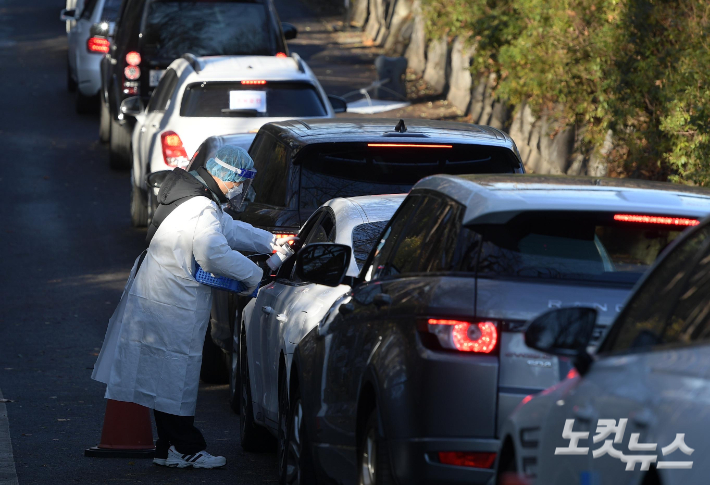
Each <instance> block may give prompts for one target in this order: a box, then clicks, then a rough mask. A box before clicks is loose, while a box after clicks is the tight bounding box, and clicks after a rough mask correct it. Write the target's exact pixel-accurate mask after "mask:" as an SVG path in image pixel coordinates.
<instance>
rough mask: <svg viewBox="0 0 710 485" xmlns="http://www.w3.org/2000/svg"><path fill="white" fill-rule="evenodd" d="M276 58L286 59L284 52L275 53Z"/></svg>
mask: <svg viewBox="0 0 710 485" xmlns="http://www.w3.org/2000/svg"><path fill="white" fill-rule="evenodd" d="M276 57H280V58H282V59H283V58H285V57H288V56H287V55H286V53H285V52H277V53H276Z"/></svg>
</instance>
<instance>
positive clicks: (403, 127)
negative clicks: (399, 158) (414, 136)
mask: <svg viewBox="0 0 710 485" xmlns="http://www.w3.org/2000/svg"><path fill="white" fill-rule="evenodd" d="M394 131H396V132H398V133H404V132H406V131H407V125H405V124H404V120H399V123H397V126H395V127H394Z"/></svg>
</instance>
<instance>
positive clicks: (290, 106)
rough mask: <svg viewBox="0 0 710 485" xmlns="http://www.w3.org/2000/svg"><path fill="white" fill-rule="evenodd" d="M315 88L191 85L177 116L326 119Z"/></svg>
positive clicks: (300, 85)
mask: <svg viewBox="0 0 710 485" xmlns="http://www.w3.org/2000/svg"><path fill="white" fill-rule="evenodd" d="M326 115H327V112H326V111H325V107H324V106H323V103H322V102H321V100H320V96H319V95H318V92H317V91H316V89H315V87H313V85H311V84H309V83H285V82H268V83H266V84H264V85H243V84H241V83H224V82H211V83H194V84H190V85H189V86H188V87H187V88H186V89H185V94H184V95H183V97H182V105H181V106H180V116H187V117H238V118H243V117H289V118H291V117H294V118H296V117H297V118H307V117H313V116H326Z"/></svg>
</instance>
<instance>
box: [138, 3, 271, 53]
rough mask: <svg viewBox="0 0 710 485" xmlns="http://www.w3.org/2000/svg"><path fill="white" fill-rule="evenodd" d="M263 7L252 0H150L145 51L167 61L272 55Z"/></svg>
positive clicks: (144, 32) (268, 29)
mask: <svg viewBox="0 0 710 485" xmlns="http://www.w3.org/2000/svg"><path fill="white" fill-rule="evenodd" d="M267 18H268V17H267V13H266V7H265V6H264V5H262V4H260V3H255V2H234V1H232V2H213V1H202V2H194V1H193V2H184V1H175V0H172V1H163V0H156V1H153V2H151V3H150V6H149V7H148V13H147V16H146V20H145V24H144V25H145V27H144V29H143V42H144V46H145V52H146V54H148V55H150V57H151V58H153V59H159V60H163V61H167V62H170V61H172V60H173V59H176V58H178V57H180V56H182V55H183V54H185V53H188V52H189V53H190V54H194V55H196V56H216V55H225V56H234V55H274V54H276V52H275V43H274V42H273V39H272V38H271V36H272V35H273V34H272V33H271V31H272V29H270V28H269V25H268V21H267Z"/></svg>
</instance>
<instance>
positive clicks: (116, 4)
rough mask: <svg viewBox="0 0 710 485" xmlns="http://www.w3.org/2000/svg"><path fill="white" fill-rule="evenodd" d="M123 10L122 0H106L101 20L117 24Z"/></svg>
mask: <svg viewBox="0 0 710 485" xmlns="http://www.w3.org/2000/svg"><path fill="white" fill-rule="evenodd" d="M120 10H121V0H106V1H105V2H104V8H103V10H102V11H101V20H105V21H108V22H115V21H116V19H117V18H118V14H119V12H120Z"/></svg>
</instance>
